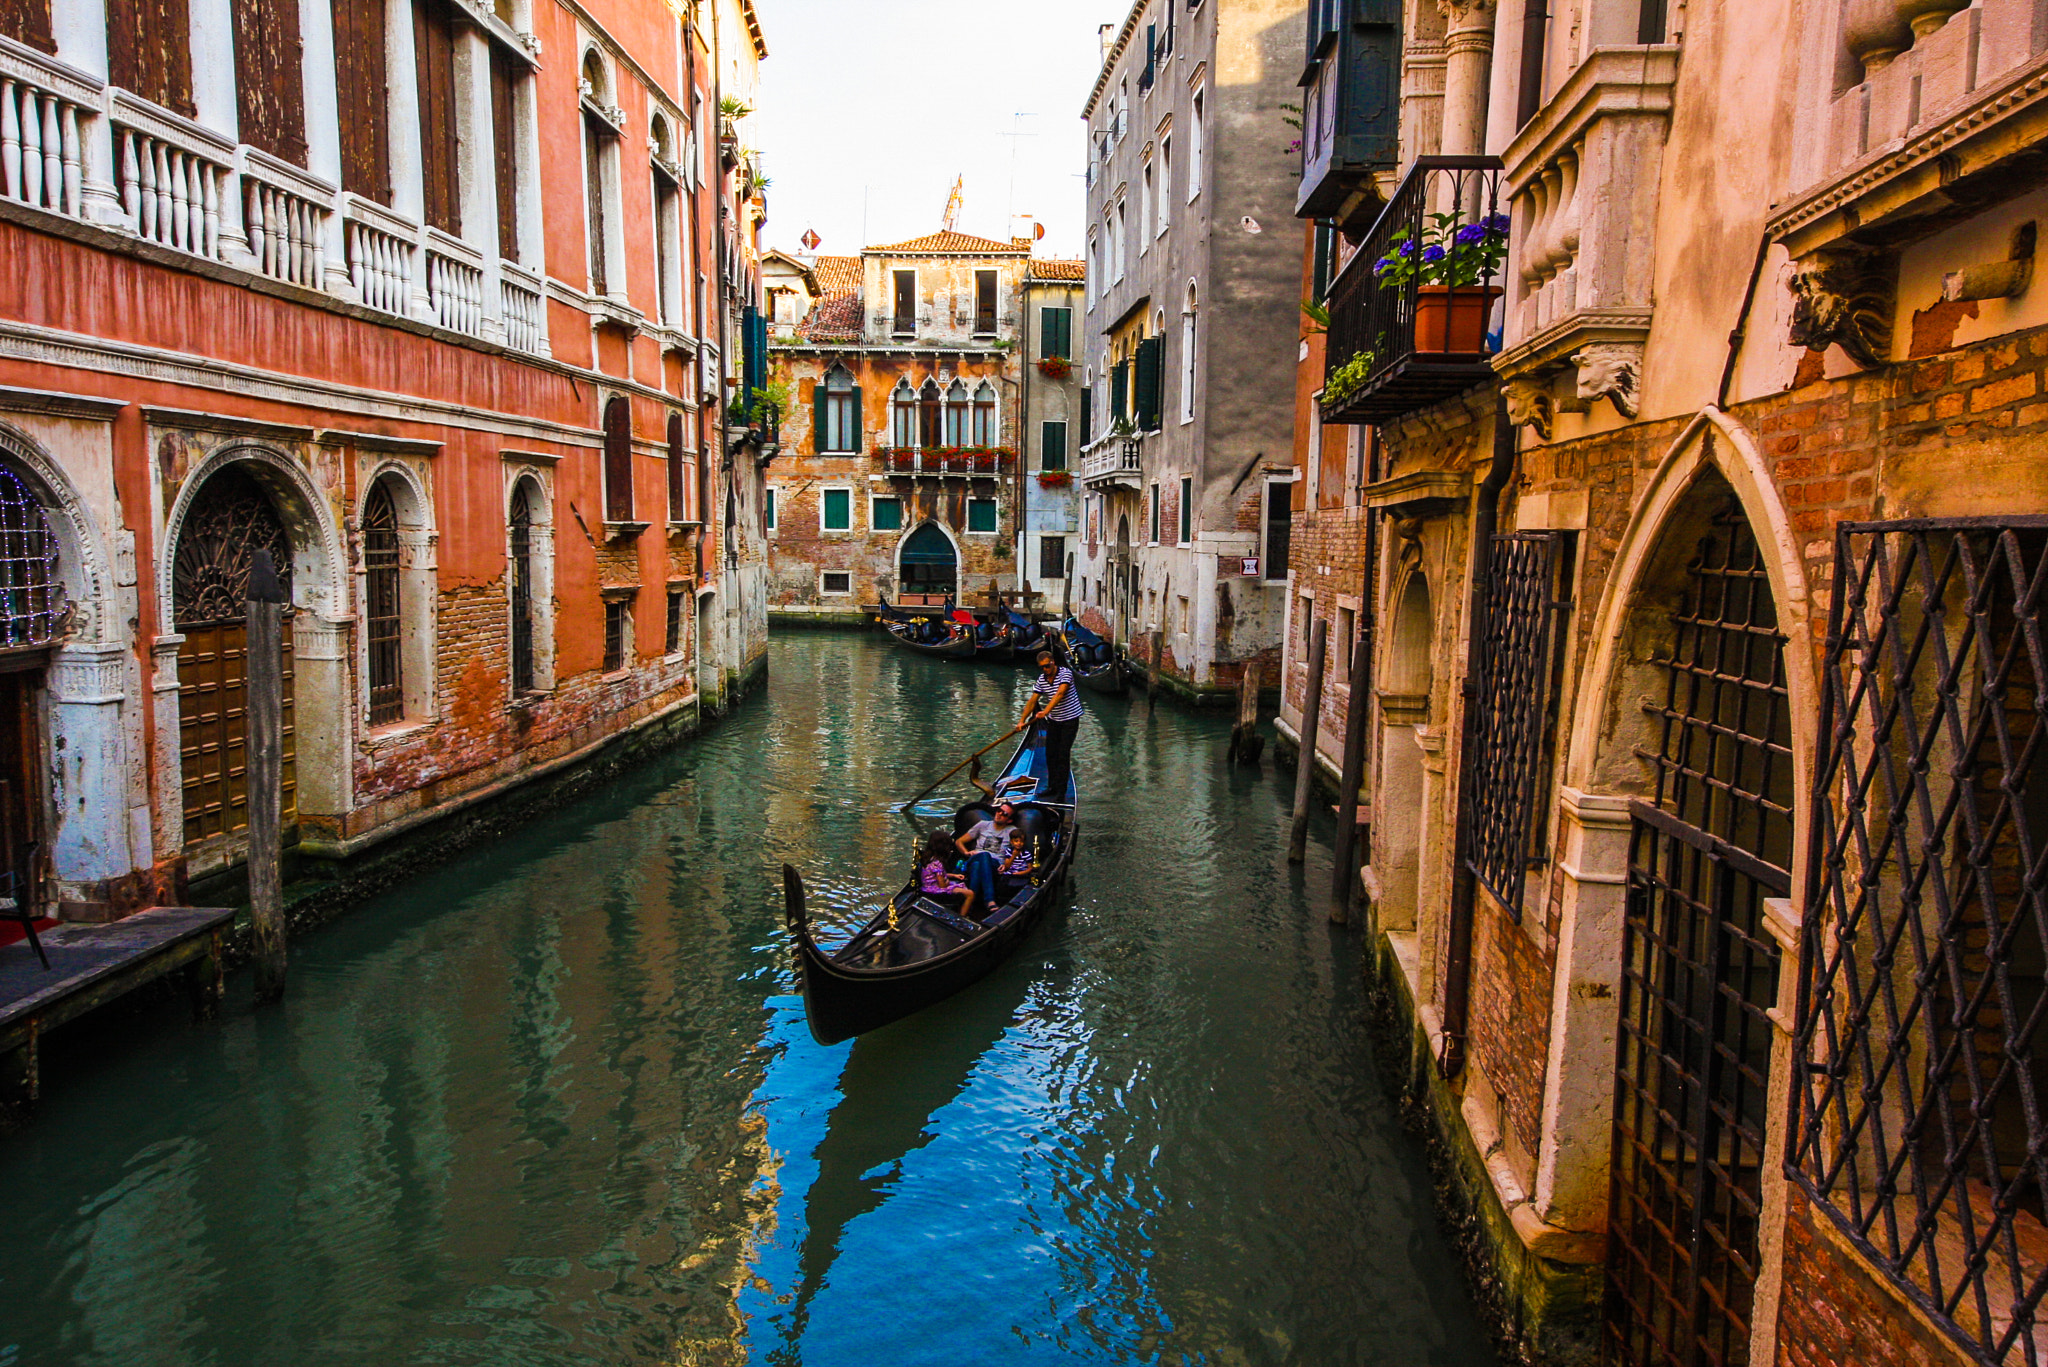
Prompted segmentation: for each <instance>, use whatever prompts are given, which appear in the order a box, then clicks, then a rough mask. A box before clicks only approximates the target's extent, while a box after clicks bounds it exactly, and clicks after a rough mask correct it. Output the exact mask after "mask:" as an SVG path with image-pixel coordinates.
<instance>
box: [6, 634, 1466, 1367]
mask: <svg viewBox="0 0 2048 1367" xmlns="http://www.w3.org/2000/svg"><path fill="white" fill-rule="evenodd" d="M772 653H773V659H772V664H771V669H770V683H769V686H768V688H767V690H766V692H765V694H764V695H762V696H760V697H758V698H756V699H755V700H753V701H751V702H749V703H747V704H746V705H745V707H744V708H743V710H742V712H741V714H740V715H738V716H736V717H734V718H733V719H732V720H731V721H730V722H729V723H728V724H726V725H724V726H722V727H720V728H718V729H717V730H715V731H713V732H711V733H709V734H707V735H706V736H705V737H703V738H702V739H701V740H699V741H697V742H696V743H694V744H692V745H689V746H687V747H684V748H682V749H680V750H678V751H676V752H674V753H673V754H672V755H670V756H668V757H666V758H664V759H662V760H660V761H657V762H655V763H653V764H651V765H649V766H648V767H646V768H644V769H641V770H637V771H635V772H634V773H632V774H630V775H628V776H627V777H625V778H623V779H621V780H620V781H619V782H618V783H616V784H615V785H614V786H613V787H612V788H611V790H610V791H609V792H607V793H606V794H604V795H602V796H601V797H598V798H594V799H592V800H589V801H586V802H584V803H582V804H581V805H579V806H575V807H571V808H567V809H564V810H561V811H559V812H557V813H555V814H553V815H550V816H548V817H546V818H544V819H540V820H537V821H536V822H534V823H533V824H532V825H530V826H527V827H525V828H523V829H522V830H521V831H519V832H518V833H517V834H516V835H514V836H512V837H510V838H508V839H506V840H504V841H502V842H499V843H497V844H495V845H491V846H484V847H480V848H478V849H475V850H472V851H471V852H469V853H467V854H465V855H463V856H461V857H459V858H458V859H456V860H455V861H453V862H451V863H450V864H447V865H445V866H443V867H442V868H441V869H440V870H439V871H437V872H435V873H433V874H431V875H429V876H426V877H423V878H421V879H419V880H417V881H415V882H414V883H412V884H411V885H410V886H408V887H407V888H405V889H404V890H402V891H400V892H396V893H393V894H391V895H388V896H385V897H383V898H381V899H379V900H377V901H375V902H373V903H370V904H367V905H365V906H363V907H361V908H359V909H358V910H357V911H355V912H354V913H352V914H351V915H349V916H347V917H344V918H342V919H341V920H339V921H336V922H335V923H333V924H332V925H330V926H328V927H326V928H324V929H322V930H320V931H317V932H315V933H314V934H312V935H311V936H309V937H308V938H307V939H305V940H303V941H301V942H299V943H298V944H295V945H294V947H293V974H294V976H293V980H292V984H291V989H290V995H289V996H288V998H287V999H286V1000H285V1002H284V1003H283V1004H282V1005H281V1006H279V1007H276V1008H273V1009H262V1010H258V1009H255V1008H252V1007H251V1006H250V1005H249V1004H248V1000H247V995H246V994H247V991H248V987H247V984H246V982H243V983H237V984H235V985H234V987H233V988H232V989H231V991H230V998H229V1002H228V1005H227V1008H226V1009H225V1011H224V1012H223V1014H222V1016H221V1018H220V1020H219V1021H218V1022H216V1023H214V1024H211V1025H201V1026H194V1025H192V1024H190V1022H189V1019H188V1015H187V1012H186V1009H185V1008H184V1006H183V1004H182V1003H176V1004H174V1003H171V1002H168V1001H167V1002H165V1003H163V1004H162V1005H161V1006H156V1007H145V1008H139V1009H136V1010H131V1011H128V1012H125V1013H122V1014H120V1015H118V1016H117V1017H116V1018H114V1019H110V1020H103V1021H97V1022H93V1023H90V1024H87V1025H82V1026H78V1027H74V1028H72V1029H71V1030H67V1031H63V1032H59V1033H58V1034H56V1035H54V1036H53V1037H52V1038H51V1039H50V1040H49V1041H48V1044H47V1046H46V1049H47V1051H48V1052H49V1053H51V1054H55V1053H58V1052H64V1053H66V1054H67V1055H68V1056H67V1057H66V1059H65V1061H64V1066H62V1067H52V1068H50V1069H49V1075H50V1077H51V1078H52V1079H53V1082H52V1085H51V1086H50V1088H49V1089H48V1090H47V1092H46V1095H45V1098H44V1102H43V1105H42V1109H41V1112H40V1114H39V1116H38V1118H37V1120H36V1122H35V1123H34V1124H33V1125H32V1126H30V1127H29V1128H28V1129H27V1130H25V1131H23V1132H21V1133H19V1134H17V1135H15V1136H14V1137H13V1138H11V1139H8V1140H5V1141H0V1172H4V1173H5V1174H6V1181H7V1194H6V1198H5V1200H4V1201H0V1249H5V1250H6V1251H7V1257H6V1260H5V1263H4V1265H0V1367H27V1365H28V1364H36V1365H37V1367H42V1365H43V1364H80V1365H82V1364H108V1365H109V1367H112V1365H113V1364H120V1367H148V1365H151V1364H178V1365H179V1367H183V1365H184V1364H193V1365H194V1367H197V1364H242V1363H264V1364H268V1363H286V1362H289V1363H293V1364H296V1365H297V1367H322V1365H324V1364H342V1363H348V1364H356V1363H360V1364H366V1365H367V1364H376V1365H377V1367H389V1365H390V1364H397V1363H407V1364H413V1363H436V1364H443V1363H445V1364H478V1365H479V1367H507V1365H508V1364H529V1363H531V1364H543V1363H546V1364H553V1363H576V1364H616V1363H704V1364H709V1363H737V1362H741V1361H750V1362H756V1363H776V1364H797V1363H804V1364H810V1367H832V1365H833V1364H872V1363H886V1364H889V1367H914V1365H916V1364H926V1363H930V1364H935V1365H936V1364H945V1367H955V1364H960V1363H975V1364H1025V1363H1033V1364H1035V1363H1071V1362H1077V1361H1079V1362H1100V1363H1158V1364H1166V1363H1172V1364H1195V1363H1201V1364H1215V1365H1216V1367H1229V1365H1232V1364H1266V1363H1272V1364H1280V1363H1313V1364H1318V1365H1319V1367H1327V1365H1330V1364H1346V1363H1359V1364H1364V1363H1373V1364H1388V1365H1389V1367H1467V1365H1468V1364H1470V1365H1472V1367H1488V1365H1489V1364H1491V1363H1492V1362H1493V1357H1492V1354H1491V1352H1490V1350H1489V1348H1488V1347H1487V1343H1486V1339H1485V1336H1484V1334H1483V1333H1482V1331H1481V1330H1480V1329H1479V1327H1478V1325H1477V1323H1476V1320H1475V1316H1474V1311H1473V1308H1472V1305H1471V1302H1470V1300H1469V1298H1468V1296H1467V1293H1466V1290H1465V1282H1464V1280H1463V1277H1462V1275H1461V1273H1460V1270H1459V1267H1458V1264H1457V1262H1456V1260H1455V1258H1454V1256H1453V1254H1452V1253H1451V1251H1450V1250H1449V1248H1448V1246H1447V1245H1446V1243H1445V1242H1444V1240H1443V1238H1442V1236H1441V1235H1440V1234H1439V1232H1438V1228H1437V1226H1436V1224H1435V1222H1434V1219H1433V1217H1432V1213H1431V1202H1430V1192H1429V1184H1428V1175H1427V1173H1426V1171H1425V1169H1424V1166H1423V1163H1422V1159H1421V1156H1420V1154H1419V1152H1418V1151H1417V1150H1416V1149H1415V1147H1414V1146H1413V1144H1412V1142H1411V1140H1410V1139H1409V1137H1408V1136H1407V1134H1406V1133H1405V1132H1404V1131H1403V1130H1402V1129H1401V1126H1400V1123H1399V1118H1398V1116H1397V1115H1396V1114H1395V1112H1394V1109H1393V1107H1392V1106H1391V1104H1390V1103H1389V1102H1388V1101H1387V1100H1386V1097H1385V1093H1384V1091H1383V1089H1382V1087H1381V1084H1380V1082H1379V1080H1378V1078H1377V1077H1376V1075H1375V1072H1374V1063H1373V1058H1372V1055H1371V1051H1370V1049H1369V1047H1368V1044H1367V1042H1366V1033H1365V1029H1366V1027H1365V1002H1364V1000H1363V985H1362V981H1361V977H1360V973H1359V963H1358V959H1359V953H1360V940H1359V938H1358V937H1357V935H1356V934H1355V932H1345V931H1341V930H1335V931H1333V930H1332V929H1331V928H1329V927H1328V926H1327V925H1326V924H1325V922H1324V916H1323V910H1322V908H1321V906H1320V905H1317V904H1315V903H1314V901H1313V900H1312V899H1313V897H1314V896H1316V895H1319V894H1320V892H1321V890H1322V889H1324V888H1326V887H1327V886H1328V883H1329V869H1328V855H1327V849H1326V848H1325V847H1322V846H1320V845H1319V846H1318V847H1317V848H1315V849H1313V850H1312V852H1311V858H1310V862H1309V864H1308V866H1307V867H1306V868H1305V869H1304V868H1302V867H1300V866H1292V867H1290V866H1289V865H1288V863H1287V861H1286V858H1285V848H1284V846H1285V838H1286V826H1287V801H1288V797H1289V785H1288V784H1287V783H1286V781H1285V776H1284V775H1279V774H1276V773H1275V772H1274V770H1273V769H1272V767H1271V766H1270V765H1269V766H1268V767H1267V768H1266V769H1265V771H1264V772H1263V773H1260V774H1255V773H1250V772H1247V771H1245V770H1231V769H1226V768H1225V767H1224V765H1223V762H1222V749H1223V743H1224V740H1225V737H1226V735H1227V732H1228V729H1229V720H1228V719H1227V718H1223V717H1204V716H1192V715H1189V714H1187V713H1185V712H1183V711H1179V710H1176V709H1171V708H1168V707H1166V706H1163V705H1162V706H1159V707H1156V708H1155V707H1148V706H1147V704H1146V703H1144V702H1143V701H1142V700H1139V701H1135V702H1131V703H1124V702H1121V701H1117V700H1110V699H1098V698H1091V699H1090V704H1091V714H1090V717H1089V719H1088V720H1087V721H1086V722H1084V723H1083V727H1082V731H1081V742H1080V746H1079V748H1078V751H1077V756H1076V758H1077V765H1078V768H1079V770H1080V772H1081V774H1082V775H1083V776H1084V782H1085V784H1086V787H1085V789H1084V803H1085V807H1084V820H1085V821H1086V823H1087V824H1086V829H1085V836H1084V840H1083V844H1082V847H1081V852H1080V856H1079V866H1078V869H1077V879H1076V881H1077V884H1078V888H1079V891H1078V894H1077V896H1076V897H1075V899H1074V901H1073V904H1072V905H1071V906H1070V907H1069V908H1067V909H1065V910H1062V911H1059V912H1057V913H1055V914H1054V916H1053V917H1052V918H1051V919H1050V921H1049V922H1048V923H1047V924H1046V925H1045V926H1043V927H1041V928H1040V929H1039V930H1038V932H1037V933H1036V934H1035V935H1034V937H1033V938H1032V939H1031V940H1030V941H1029V942H1028V943H1027V945H1026V946H1025V949H1024V951H1023V952H1022V953H1021V954H1019V955H1018V956H1017V957H1016V958H1015V959H1013V960H1012V961H1011V962H1010V963H1009V964H1007V965H1006V966H1005V967H1004V968H1003V969H1002V970H1000V971H999V972H998V973H997V974H996V975H995V976H994V977H992V978H990V979H988V980H987V981H985V982H984V983H982V984H981V985H980V986H978V987H976V988H975V989H973V990H971V991H969V992H967V993H965V994H963V995H962V996H960V997H957V998H955V999H954V1000H952V1001H950V1002H948V1003H946V1004H944V1005H943V1006H940V1007H937V1008H934V1009H933V1010H931V1011H928V1012H926V1013H924V1014H923V1015H920V1016H917V1017H914V1018H913V1019H911V1020H909V1021H907V1022H904V1023H902V1024H900V1025H897V1026H894V1027H891V1028H890V1029H889V1030H886V1031H883V1032H880V1033H877V1034H875V1035H871V1036H867V1037H865V1038H862V1039H860V1040H858V1041H856V1042H854V1043H852V1044H851V1045H841V1046H838V1047H835V1048H831V1049H822V1048H819V1047H818V1046H817V1045H816V1044H814V1043H813V1042H812V1041H811V1038H810V1035H809V1033H808V1031H807V1030H806V1028H805V1025H804V1020H803V1008H802V1003H801V1002H800V1001H799V1000H798V998H797V997H796V996H795V995H794V990H795V984H794V977H793V970H792V965H791V961H790V955H789V951H788V947H787V944H786V942H785V938H784V932H783V928H782V915H781V908H780V905H779V902H780V887H779V882H778V878H777V870H778V868H779V866H780V865H781V864H782V862H783V861H784V860H788V861H790V862H793V863H795V864H797V865H798V866H799V867H801V868H803V869H804V870H805V873H806V876H807V879H808V881H809V883H810V885H811V888H812V892H813V895H812V906H813V914H814V915H815V916H816V917H818V919H819V920H820V921H821V923H822V924H823V925H824V926H826V927H832V926H840V927H850V926H852V925H853V924H854V923H855V922H856V920H857V919H859V918H860V917H861V916H863V915H864V914H865V912H866V910H867V909H869V908H872V907H873V906H874V905H875V904H876V902H877V900H878V899H880V898H881V897H882V896H883V895H885V893H886V892H887V890H888V889H890V888H891V887H892V886H893V885H894V884H895V882H896V881H897V880H898V879H899V878H900V877H901V875H902V873H903V870H904V868H905V867H906V860H907V857H908V855H909V852H910V833H909V831H908V829H907V827H906V825H905V822H904V819H903V818H902V817H900V816H896V815H892V814H891V813H890V811H889V810H888V809H889V806H890V804H891V803H892V802H894V801H896V800H900V799H901V798H902V797H904V796H906V795H908V794H909V793H912V792H915V791H916V790H917V789H918V788H919V787H921V786H922V785H923V784H924V783H925V782H927V781H928V780H929V779H930V778H931V777H932V776H933V775H934V774H935V773H936V772H937V769H935V767H934V766H937V768H939V769H942V768H943V767H944V766H945V765H946V764H949V763H951V762H952V760H953V759H954V758H955V757H956V756H957V755H959V754H962V753H964V752H965V751H966V750H968V749H970V748H972V747H973V746H975V745H978V744H981V743H983V742H984V741H985V740H986V739H987V738H988V737H989V736H990V735H993V734H995V733H997V732H1000V731H1001V730H1002V729H1003V728H1004V727H1005V726H1006V725H1008V724H1009V721H1011V720H1014V718H1015V715H1016V708H1017V706H1018V704H1019V702H1020V699H1021V690H1022V688H1023V686H1024V682H1025V679H1024V675H1023V672H1022V671H1018V670H1008V669H985V668H979V667H975V666H971V665H970V666H954V665H948V664H946V663H943V662H938V661H931V660H924V659H919V658H914V657H909V656H907V655H906V654H904V653H902V652H895V651H891V650H890V649H889V648H888V647H887V646H886V645H885V644H883V643H882V642H881V641H879V640H878V639H875V638H873V637H854V636H824V635H813V634H802V635H797V636H794V637H790V638H787V639H779V640H778V641H777V642H776V643H775V644H774V646H773V647H772ZM1328 834H1329V831H1328V828H1327V822H1325V824H1324V826H1323V828H1321V829H1320V831H1319V835H1321V836H1327V835H1328ZM8 952H11V951H8ZM22 952H26V951H25V950H23V951H22Z"/></svg>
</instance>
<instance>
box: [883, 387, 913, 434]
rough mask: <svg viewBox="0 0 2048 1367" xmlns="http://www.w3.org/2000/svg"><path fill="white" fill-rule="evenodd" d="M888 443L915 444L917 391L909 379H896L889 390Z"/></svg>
mask: <svg viewBox="0 0 2048 1367" xmlns="http://www.w3.org/2000/svg"><path fill="white" fill-rule="evenodd" d="M889 444H890V445H891V446H915V445H917V391H916V390H914V389H912V388H911V387H910V381H909V380H898V381H897V382H896V387H895V388H894V389H892V390H891V391H889Z"/></svg>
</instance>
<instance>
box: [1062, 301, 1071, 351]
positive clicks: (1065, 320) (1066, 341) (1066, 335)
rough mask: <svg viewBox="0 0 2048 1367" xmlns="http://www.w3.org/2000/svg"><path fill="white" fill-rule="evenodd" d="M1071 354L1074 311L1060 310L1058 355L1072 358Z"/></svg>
mask: <svg viewBox="0 0 2048 1367" xmlns="http://www.w3.org/2000/svg"><path fill="white" fill-rule="evenodd" d="M1073 354H1074V311H1073V310H1072V309H1061V310H1060V355H1062V356H1072V355H1073Z"/></svg>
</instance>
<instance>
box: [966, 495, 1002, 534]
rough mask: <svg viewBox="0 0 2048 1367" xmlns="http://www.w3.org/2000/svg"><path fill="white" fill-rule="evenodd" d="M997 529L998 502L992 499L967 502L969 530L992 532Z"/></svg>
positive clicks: (969, 500) (974, 499)
mask: <svg viewBox="0 0 2048 1367" xmlns="http://www.w3.org/2000/svg"><path fill="white" fill-rule="evenodd" d="M995 529H996V501H995V500H994V499H992V498H970V499H968V500H967V530H968V531H970V532H992V531H994V530H995Z"/></svg>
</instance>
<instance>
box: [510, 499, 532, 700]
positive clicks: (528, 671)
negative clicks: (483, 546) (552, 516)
mask: <svg viewBox="0 0 2048 1367" xmlns="http://www.w3.org/2000/svg"><path fill="white" fill-rule="evenodd" d="M532 488H533V481H532V480H530V479H522V480H520V481H519V483H517V484H516V485H514V486H513V488H512V516H511V526H510V534H511V556H510V559H511V565H510V570H511V581H512V584H511V588H512V692H513V693H514V694H515V695H517V694H521V693H531V692H533V679H534V673H533V498H532V495H531V492H530V491H531V490H532Z"/></svg>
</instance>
